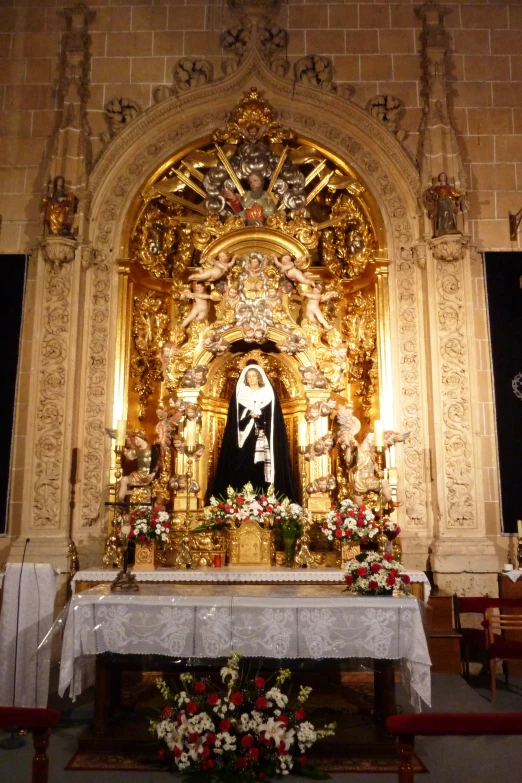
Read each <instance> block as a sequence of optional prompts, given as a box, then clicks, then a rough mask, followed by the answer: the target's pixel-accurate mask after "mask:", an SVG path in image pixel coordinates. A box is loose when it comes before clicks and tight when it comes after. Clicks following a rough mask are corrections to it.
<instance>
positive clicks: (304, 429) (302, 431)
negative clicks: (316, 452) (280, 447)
mask: <svg viewBox="0 0 522 783" xmlns="http://www.w3.org/2000/svg"><path fill="white" fill-rule="evenodd" d="M297 440H298V443H299V446H301V447H304V446H308V424H307V423H306V421H300V422H299V426H298V431H297Z"/></svg>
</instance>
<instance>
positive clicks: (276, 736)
mask: <svg viewBox="0 0 522 783" xmlns="http://www.w3.org/2000/svg"><path fill="white" fill-rule="evenodd" d="M258 731H259V733H260V734H263V733H264V735H265V739H267V740H268V739H273V740H274V742H275V744H276V745H279V744H280V743H281V742H282V739H283V737H284V735H285V732H286V726H285V724H284V723H282V722H281V721H279V720H277V721H276V720H274V718H267V721H266V723H261V725H260V726H259V727H258Z"/></svg>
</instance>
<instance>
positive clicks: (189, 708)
mask: <svg viewBox="0 0 522 783" xmlns="http://www.w3.org/2000/svg"><path fill="white" fill-rule="evenodd" d="M197 711H198V705H197V704H196V702H195V701H189V703H188V704H187V712H188V713H190V714H191V715H195V714H196V712H197Z"/></svg>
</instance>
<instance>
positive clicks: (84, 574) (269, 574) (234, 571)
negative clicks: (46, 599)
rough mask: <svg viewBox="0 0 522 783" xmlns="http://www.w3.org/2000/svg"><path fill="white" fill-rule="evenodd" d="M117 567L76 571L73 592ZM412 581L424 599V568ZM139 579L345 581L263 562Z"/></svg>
mask: <svg viewBox="0 0 522 783" xmlns="http://www.w3.org/2000/svg"><path fill="white" fill-rule="evenodd" d="M116 573H117V572H116V571H115V570H113V571H109V570H108V569H103V568H88V569H86V570H85V571H78V572H77V573H76V574H75V575H74V577H73V580H72V589H73V592H75V589H76V583H77V582H112V580H113V579H115V578H116ZM407 573H408V575H409V577H410V579H411V581H412V582H422V583H423V586H424V600H425V601H427V600H428V598H429V597H430V592H431V585H430V583H429V581H428V577H427V576H426V574H425V573H424V571H408V572H407ZM134 575H135V577H136V579H137V580H138V582H198V583H203V584H208V583H211V582H217V583H218V584H227V583H230V584H243V583H249V584H252V583H257V582H259V583H261V584H277V583H281V582H295V583H296V584H302V583H306V584H342V583H344V571H343V570H342V569H341V568H307V569H304V568H285V567H284V566H266V567H265V568H254V569H253V568H252V566H226V567H225V568H205V569H203V568H195V569H175V568H161V569H157V570H156V571H135V572H134Z"/></svg>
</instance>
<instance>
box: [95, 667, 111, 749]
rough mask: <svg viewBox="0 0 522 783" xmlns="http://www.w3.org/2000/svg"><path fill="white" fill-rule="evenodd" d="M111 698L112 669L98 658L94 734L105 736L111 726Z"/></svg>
mask: <svg viewBox="0 0 522 783" xmlns="http://www.w3.org/2000/svg"><path fill="white" fill-rule="evenodd" d="M110 696H111V667H110V663H109V661H107V660H104V659H103V658H102V657H101V656H100V655H98V656H96V681H95V683H94V733H95V734H100V735H104V734H106V733H107V729H108V726H109V703H110Z"/></svg>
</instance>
